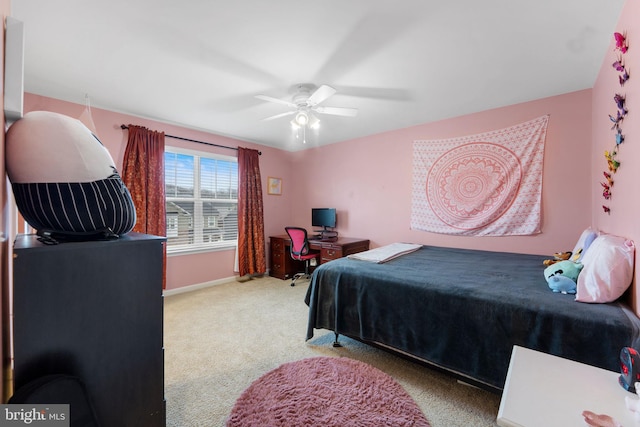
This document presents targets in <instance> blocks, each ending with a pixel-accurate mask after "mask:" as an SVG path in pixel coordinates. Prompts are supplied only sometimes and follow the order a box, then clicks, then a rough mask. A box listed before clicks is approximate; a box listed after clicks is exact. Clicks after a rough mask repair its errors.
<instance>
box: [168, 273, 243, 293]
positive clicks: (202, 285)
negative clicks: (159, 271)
mask: <svg viewBox="0 0 640 427" xmlns="http://www.w3.org/2000/svg"><path fill="white" fill-rule="evenodd" d="M236 277H237V276H231V277H226V278H224V279H217V280H212V281H210V282H204V283H196V284H195V285H189V286H181V287H179V288H175V289H165V290H164V291H163V292H162V295H163V296H165V297H169V296H171V295H178V294H183V293H185V292H192V291H197V290H199V289H205V288H209V287H211V286H216V285H222V284H224V283H229V282H235V281H236Z"/></svg>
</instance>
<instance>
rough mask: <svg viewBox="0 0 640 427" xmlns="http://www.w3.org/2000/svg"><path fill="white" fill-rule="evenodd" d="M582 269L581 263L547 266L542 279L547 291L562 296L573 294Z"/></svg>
mask: <svg viewBox="0 0 640 427" xmlns="http://www.w3.org/2000/svg"><path fill="white" fill-rule="evenodd" d="M582 267H583V265H582V263H579V262H573V261H569V260H563V261H558V262H556V263H554V264H552V265H550V266H548V267H547V268H545V269H544V278H545V279H546V280H547V284H548V285H549V289H551V290H552V291H553V292H559V293H563V294H575V293H576V289H577V281H578V275H579V274H580V271H581V270H582Z"/></svg>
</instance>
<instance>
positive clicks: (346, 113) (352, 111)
mask: <svg viewBox="0 0 640 427" xmlns="http://www.w3.org/2000/svg"><path fill="white" fill-rule="evenodd" d="M313 110H314V111H317V112H318V113H320V114H331V115H333V116H343V117H355V116H357V115H358V109H357V108H343V107H316V108H314V109H313Z"/></svg>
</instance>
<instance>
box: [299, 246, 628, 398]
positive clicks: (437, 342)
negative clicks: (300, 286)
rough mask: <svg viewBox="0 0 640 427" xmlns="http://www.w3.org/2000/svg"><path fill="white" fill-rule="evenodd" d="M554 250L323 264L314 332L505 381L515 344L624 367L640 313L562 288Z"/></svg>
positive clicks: (450, 252)
mask: <svg viewBox="0 0 640 427" xmlns="http://www.w3.org/2000/svg"><path fill="white" fill-rule="evenodd" d="M544 258H545V257H542V256H538V255H526V254H514V253H503V252H489V251H478V250H466V249H454V248H441V247H433V246H425V247H423V248H421V249H419V250H418V251H416V252H413V253H411V254H408V255H404V256H402V257H400V258H397V259H394V260H392V261H389V262H387V263H384V264H375V263H371V262H367V261H358V260H352V259H348V258H341V259H338V260H334V261H331V262H329V263H326V264H323V265H321V266H319V267H318V268H316V270H315V271H314V273H313V277H312V281H311V284H310V286H309V290H308V292H307V296H306V303H307V305H309V323H308V330H307V340H309V339H310V338H312V337H313V333H314V329H328V330H332V331H334V332H336V333H338V334H344V335H347V336H350V337H353V338H357V339H360V340H362V341H365V342H366V341H369V342H375V343H379V344H383V345H385V346H389V347H392V348H394V349H397V350H401V351H403V352H406V353H409V354H410V355H413V356H415V357H417V358H419V359H422V360H425V361H428V362H430V363H433V364H435V365H437V366H440V367H442V368H445V369H447V370H450V371H453V372H455V373H457V374H460V375H463V376H466V377H470V378H472V379H473V380H475V381H478V382H480V383H483V384H486V385H488V386H490V387H493V388H496V389H502V388H503V386H504V382H505V379H506V374H507V369H508V366H509V360H510V356H511V350H512V346H513V345H520V346H523V347H527V348H531V349H534V350H539V351H543V352H546V353H550V354H554V355H557V356H561V357H565V358H568V359H572V360H576V361H579V362H583V363H587V364H590V365H594V366H598V367H601V368H604V369H609V370H612V371H619V355H620V350H621V349H622V347H625V346H634V344H636V340H637V339H638V330H639V329H640V320H639V319H638V318H637V317H636V316H635V315H634V314H633V312H632V311H631V310H630V309H629V308H628V307H627V306H626V305H625V304H623V303H619V302H616V303H610V304H585V303H579V302H576V301H575V298H574V296H573V295H563V294H558V293H553V292H552V291H551V290H550V289H549V287H548V286H547V282H546V281H545V279H544V275H543V271H544V266H543V265H542V260H543V259H544Z"/></svg>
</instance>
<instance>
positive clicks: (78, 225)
mask: <svg viewBox="0 0 640 427" xmlns="http://www.w3.org/2000/svg"><path fill="white" fill-rule="evenodd" d="M5 158H6V168H7V175H8V176H9V180H10V181H11V186H12V189H13V193H14V196H15V200H16V204H17V206H18V210H19V211H20V213H21V214H22V216H23V217H24V219H25V220H26V221H27V222H28V223H29V225H31V226H32V227H33V228H35V229H36V230H37V231H38V234H41V232H44V233H49V234H51V233H55V234H56V235H58V236H60V237H62V238H63V239H64V237H65V236H67V237H68V238H71V237H73V238H74V239H73V240H92V238H94V237H95V236H100V235H105V233H106V234H107V235H111V236H112V237H117V236H118V235H121V234H126V233H128V232H129V231H131V229H133V226H134V225H135V223H136V211H135V207H134V205H133V200H132V199H131V194H129V190H127V188H126V186H125V185H124V183H123V182H122V179H121V178H120V175H119V174H118V171H117V170H116V168H115V165H114V161H113V159H112V158H111V155H110V154H109V152H108V151H107V149H106V148H105V147H104V146H103V145H102V143H101V142H100V141H99V140H98V138H97V137H96V136H95V135H94V134H93V133H92V132H91V131H90V130H89V129H88V128H87V127H86V126H85V125H83V124H82V122H80V121H79V120H77V119H74V118H71V117H68V116H65V115H62V114H58V113H52V112H48V111H33V112H30V113H26V114H25V115H24V117H23V118H22V119H20V120H18V121H16V122H15V123H14V124H13V125H11V127H10V128H9V130H8V131H7V135H6V156H5ZM83 236H84V237H86V238H85V239H83Z"/></svg>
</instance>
